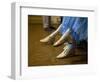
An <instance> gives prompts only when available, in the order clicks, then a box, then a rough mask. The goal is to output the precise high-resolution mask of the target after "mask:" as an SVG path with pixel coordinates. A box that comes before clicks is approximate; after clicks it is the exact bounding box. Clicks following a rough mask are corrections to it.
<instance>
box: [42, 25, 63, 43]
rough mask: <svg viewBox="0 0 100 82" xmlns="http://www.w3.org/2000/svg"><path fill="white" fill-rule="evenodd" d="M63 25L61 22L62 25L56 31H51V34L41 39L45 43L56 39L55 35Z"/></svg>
mask: <svg viewBox="0 0 100 82" xmlns="http://www.w3.org/2000/svg"><path fill="white" fill-rule="evenodd" d="M61 27H62V25H61V24H60V26H59V27H58V28H57V30H56V31H54V32H53V33H51V34H50V35H49V36H47V37H46V38H44V39H41V40H40V42H43V43H48V42H52V41H54V38H55V36H56V35H57V34H58V33H59V31H60V29H61Z"/></svg>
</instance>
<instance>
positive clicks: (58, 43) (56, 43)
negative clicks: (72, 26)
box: [53, 40, 65, 47]
mask: <svg viewBox="0 0 100 82" xmlns="http://www.w3.org/2000/svg"><path fill="white" fill-rule="evenodd" d="M64 41H65V40H58V41H57V42H55V43H54V44H53V46H54V47H57V46H60V45H61V44H63V43H64Z"/></svg>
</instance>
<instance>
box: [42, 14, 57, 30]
mask: <svg viewBox="0 0 100 82" xmlns="http://www.w3.org/2000/svg"><path fill="white" fill-rule="evenodd" d="M50 20H51V17H50V16H43V28H44V29H45V31H54V30H55V28H54V27H52V26H51V21H50Z"/></svg>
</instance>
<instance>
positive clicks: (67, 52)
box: [56, 44, 72, 58]
mask: <svg viewBox="0 0 100 82" xmlns="http://www.w3.org/2000/svg"><path fill="white" fill-rule="evenodd" d="M71 49H72V44H67V45H66V46H65V47H64V50H63V51H62V52H61V53H60V54H59V55H58V56H57V57H56V58H64V57H66V56H67V55H68V54H69V52H70V50H71Z"/></svg>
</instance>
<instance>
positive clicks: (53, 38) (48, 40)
mask: <svg viewBox="0 0 100 82" xmlns="http://www.w3.org/2000/svg"><path fill="white" fill-rule="evenodd" d="M54 40H55V37H53V36H47V37H46V38H44V39H41V40H40V42H42V43H47V44H53V43H54Z"/></svg>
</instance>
